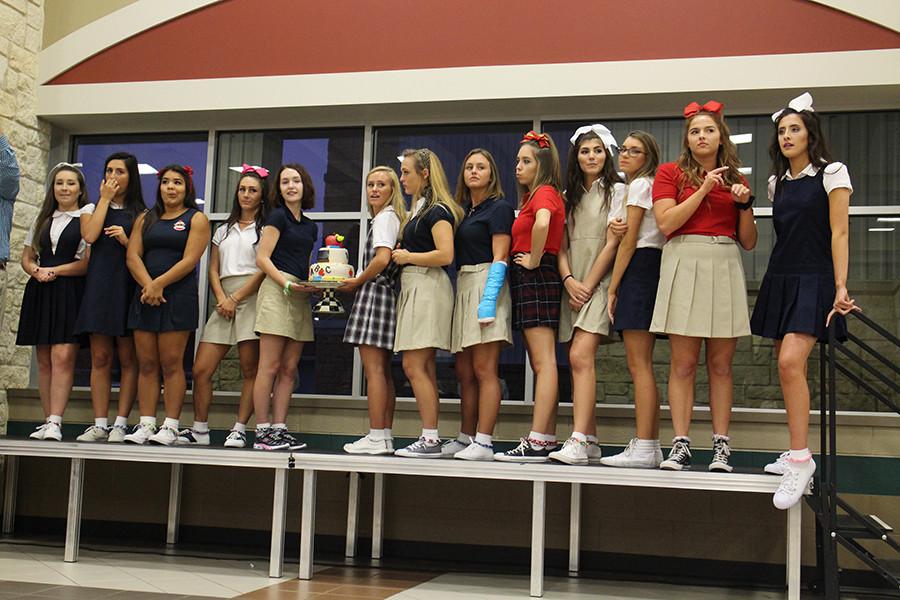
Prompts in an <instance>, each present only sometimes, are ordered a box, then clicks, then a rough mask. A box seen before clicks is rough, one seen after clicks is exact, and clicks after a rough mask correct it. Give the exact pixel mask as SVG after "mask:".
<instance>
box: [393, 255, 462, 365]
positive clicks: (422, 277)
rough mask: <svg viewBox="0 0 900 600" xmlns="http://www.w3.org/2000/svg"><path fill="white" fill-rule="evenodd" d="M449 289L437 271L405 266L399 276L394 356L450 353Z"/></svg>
mask: <svg viewBox="0 0 900 600" xmlns="http://www.w3.org/2000/svg"><path fill="white" fill-rule="evenodd" d="M452 315H453V286H452V285H450V278H449V277H448V276H447V272H446V271H444V269H442V268H441V267H418V266H415V265H406V266H405V267H403V272H402V273H401V275H400V297H399V298H398V299H397V334H396V337H395V338H394V352H403V351H404V350H420V349H422V348H438V349H440V350H449V349H450V333H451V325H450V320H451V316H452Z"/></svg>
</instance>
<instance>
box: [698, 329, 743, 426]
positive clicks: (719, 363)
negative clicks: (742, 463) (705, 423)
mask: <svg viewBox="0 0 900 600" xmlns="http://www.w3.org/2000/svg"><path fill="white" fill-rule="evenodd" d="M736 348H737V338H710V339H708V340H706V371H707V372H708V373H709V408H710V411H712V424H713V433H717V434H719V435H728V427H729V425H730V424H731V406H732V404H734V377H733V376H732V371H731V363H732V362H733V361H734V351H735V349H736Z"/></svg>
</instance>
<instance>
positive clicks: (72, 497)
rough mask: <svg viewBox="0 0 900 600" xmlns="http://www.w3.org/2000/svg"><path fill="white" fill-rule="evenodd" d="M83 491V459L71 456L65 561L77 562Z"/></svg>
mask: <svg viewBox="0 0 900 600" xmlns="http://www.w3.org/2000/svg"><path fill="white" fill-rule="evenodd" d="M83 491H84V459H83V458H73V459H72V467H71V471H70V474H69V508H68V511H67V512H66V550H65V554H64V555H63V560H64V561H65V562H78V544H79V541H80V538H81V498H82V492H83Z"/></svg>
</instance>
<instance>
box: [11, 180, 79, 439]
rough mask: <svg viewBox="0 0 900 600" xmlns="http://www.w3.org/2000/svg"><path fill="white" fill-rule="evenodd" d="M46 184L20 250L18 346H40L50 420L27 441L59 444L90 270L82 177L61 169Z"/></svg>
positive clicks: (40, 385)
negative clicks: (22, 281)
mask: <svg viewBox="0 0 900 600" xmlns="http://www.w3.org/2000/svg"><path fill="white" fill-rule="evenodd" d="M48 179H49V181H50V183H49V185H48V186H47V193H46V194H45V195H44V203H43V205H42V206H41V210H40V212H39V213H38V216H37V218H36V219H35V221H34V224H33V225H32V227H31V229H30V230H29V231H28V234H27V235H26V236H25V247H24V248H23V249H22V269H23V270H24V271H25V272H26V273H28V275H29V277H30V279H29V280H28V283H27V284H26V285H25V295H24V296H23V297H22V312H21V313H20V314H19V328H18V333H17V335H16V345H18V346H36V348H35V350H36V352H35V354H36V357H37V366H38V391H39V393H40V397H41V408H42V409H43V412H44V418H45V419H46V420H45V422H44V423H43V424H42V425H41V426H40V427H38V428H37V429H36V430H35V431H34V432H33V433H32V434H31V435H30V436H29V437H31V438H32V439H35V440H53V441H57V442H58V441H60V440H62V418H63V413H65V410H66V405H67V404H68V403H69V394H70V393H71V392H72V380H73V379H74V376H75V358H76V357H77V355H78V346H79V345H80V343H81V339H80V338H79V337H78V336H77V335H76V334H75V327H74V324H75V318H76V317H77V316H78V307H79V305H80V304H81V298H82V296H83V294H84V274H85V272H86V271H87V266H88V252H87V245H86V244H85V243H84V240H82V239H81V228H80V226H79V218H80V217H81V214H82V211H83V207H84V205H85V204H86V203H87V190H86V189H85V187H84V175H82V173H81V171H80V170H79V169H78V168H77V167H75V166H73V165H70V164H67V163H60V164H59V165H57V166H56V168H54V169H53V170H52V171H51V172H50V175H49V177H48Z"/></svg>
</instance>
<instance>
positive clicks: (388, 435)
mask: <svg viewBox="0 0 900 600" xmlns="http://www.w3.org/2000/svg"><path fill="white" fill-rule="evenodd" d="M384 439H386V440H392V439H394V432H393V430H392V429H391V428H390V427H385V428H384Z"/></svg>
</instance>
